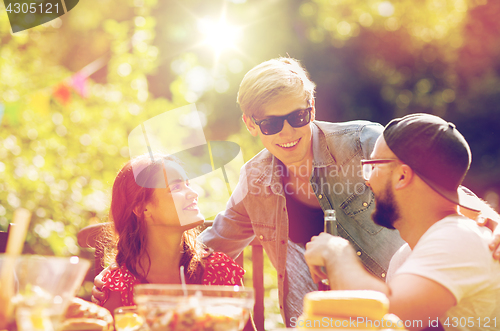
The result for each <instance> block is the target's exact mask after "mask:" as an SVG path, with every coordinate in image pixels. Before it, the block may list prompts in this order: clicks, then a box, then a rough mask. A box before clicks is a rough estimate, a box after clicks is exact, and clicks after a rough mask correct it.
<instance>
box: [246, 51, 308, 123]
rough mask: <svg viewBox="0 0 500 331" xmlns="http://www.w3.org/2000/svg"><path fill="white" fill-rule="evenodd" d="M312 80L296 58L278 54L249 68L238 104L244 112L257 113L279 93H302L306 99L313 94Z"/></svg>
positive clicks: (249, 114) (286, 95) (279, 94)
mask: <svg viewBox="0 0 500 331" xmlns="http://www.w3.org/2000/svg"><path fill="white" fill-rule="evenodd" d="M315 87H316V84H314V83H313V82H312V81H311V80H310V79H309V75H308V73H307V71H306V69H305V68H304V67H302V66H301V65H300V63H299V61H297V60H295V59H292V58H284V57H280V58H277V59H272V60H269V61H266V62H262V63H261V64H259V65H257V66H255V67H254V68H252V69H251V70H250V71H249V72H247V74H246V75H245V77H243V81H242V82H241V84H240V89H239V91H238V99H237V101H238V104H239V105H240V107H241V110H242V111H243V113H244V114H245V115H247V116H251V115H254V114H255V115H259V114H261V113H262V111H263V108H264V107H265V106H267V105H268V104H269V103H272V102H274V101H276V100H277V99H278V98H280V97H288V96H291V95H300V94H301V93H302V94H303V95H304V100H307V101H308V102H309V103H310V102H311V101H312V99H313V98H314V88H315Z"/></svg>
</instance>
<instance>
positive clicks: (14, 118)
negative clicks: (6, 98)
mask: <svg viewBox="0 0 500 331" xmlns="http://www.w3.org/2000/svg"><path fill="white" fill-rule="evenodd" d="M20 106H21V102H19V101H16V102H7V103H6V104H5V109H4V113H5V119H6V120H7V121H8V122H9V124H10V125H17V124H18V123H19V108H20Z"/></svg>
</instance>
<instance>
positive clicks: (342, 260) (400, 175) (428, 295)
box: [305, 114, 500, 330]
mask: <svg viewBox="0 0 500 331" xmlns="http://www.w3.org/2000/svg"><path fill="white" fill-rule="evenodd" d="M361 162H362V164H363V175H364V177H365V179H366V180H367V184H368V185H369V186H370V187H371V189H372V190H373V193H374V194H375V198H376V204H375V211H374V213H373V220H374V222H375V223H377V224H379V225H382V226H384V227H386V228H389V229H393V228H396V229H398V230H399V232H400V234H401V237H402V238H403V239H404V240H405V241H406V242H407V245H408V248H409V249H410V250H411V251H410V252H409V256H408V257H407V258H406V260H405V261H404V262H403V264H402V265H401V266H400V267H399V268H398V269H397V270H396V271H395V274H394V276H393V277H391V279H390V280H389V282H388V283H387V284H386V283H384V282H382V281H380V280H379V279H378V278H376V277H373V275H371V274H370V273H368V272H367V271H366V270H365V269H364V268H363V265H362V264H361V263H360V262H359V260H358V259H357V257H356V253H355V250H353V248H352V247H351V245H349V242H347V241H346V240H344V239H342V238H339V237H333V236H330V235H328V234H325V233H323V234H321V235H320V236H319V237H314V238H313V239H312V241H311V242H310V243H308V244H307V251H306V253H305V256H306V260H307V263H308V264H309V266H310V268H311V271H312V273H313V278H315V279H316V278H321V277H324V276H326V275H325V274H324V273H323V272H322V271H321V269H320V267H321V266H325V267H326V271H327V274H328V278H329V280H330V285H331V286H332V288H333V289H358V290H359V289H371V290H378V291H381V292H383V293H385V294H386V295H387V296H388V298H389V300H390V305H389V309H390V312H391V313H394V314H396V315H397V316H399V317H400V318H401V319H402V320H403V321H404V322H405V326H406V328H408V329H410V330H421V329H423V328H426V327H429V326H433V324H434V325H436V324H437V319H438V318H439V320H440V322H441V324H442V325H443V326H444V327H445V329H447V330H449V329H452V330H500V321H498V320H497V319H498V317H499V316H500V264H499V263H498V262H497V261H495V260H494V258H493V256H492V255H491V248H489V245H490V244H491V243H492V239H493V234H492V232H491V230H490V229H488V228H486V227H479V226H478V225H477V223H476V222H475V221H473V220H471V219H469V218H466V217H465V216H463V215H462V214H460V213H459V212H458V209H457V208H458V206H462V207H465V208H468V209H471V210H474V209H478V208H479V209H481V208H482V206H481V204H480V203H478V202H477V201H476V199H477V198H475V197H474V196H472V195H468V194H466V193H465V191H464V190H462V189H461V188H459V186H460V184H461V183H462V181H463V179H464V177H465V175H466V173H467V171H468V169H469V166H470V162H471V153H470V149H469V146H468V144H467V142H466V141H465V139H464V137H463V136H462V135H461V134H460V133H459V132H458V130H457V129H456V128H455V126H454V125H453V124H452V123H447V122H446V121H444V120H442V119H441V118H439V117H436V116H433V115H428V114H412V115H408V116H405V117H403V118H399V119H395V120H393V121H391V122H390V123H389V124H388V125H387V126H386V128H385V130H384V132H383V135H382V136H380V137H379V138H378V140H377V143H376V144H375V149H374V151H373V153H372V154H371V159H370V160H363V161H361ZM406 251H408V249H407V250H406ZM400 254H405V250H403V249H402V250H400V251H399V252H398V253H396V255H395V256H394V259H393V261H397V260H400V258H401V256H399V255H400ZM393 263H394V262H391V267H392V264H393ZM340 267H342V268H343V269H341V268H340ZM341 270H344V272H342V271H341Z"/></svg>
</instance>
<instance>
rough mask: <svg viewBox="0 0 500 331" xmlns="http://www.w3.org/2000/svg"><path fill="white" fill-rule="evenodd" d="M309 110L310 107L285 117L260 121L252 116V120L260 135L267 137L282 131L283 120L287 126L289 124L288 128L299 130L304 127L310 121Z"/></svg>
mask: <svg viewBox="0 0 500 331" xmlns="http://www.w3.org/2000/svg"><path fill="white" fill-rule="evenodd" d="M311 110H312V107H309V108H306V109H299V110H296V111H294V112H291V113H290V114H288V115H285V116H276V117H271V118H266V119H263V120H261V121H257V120H256V119H255V118H253V116H252V120H253V122H254V123H255V124H256V125H258V126H259V128H260V131H261V132H262V134H265V135H266V136H269V135H272V134H276V133H278V132H280V131H281V130H283V125H284V124H285V120H286V121H287V122H288V124H290V126H292V127H294V128H300V127H303V126H304V125H307V124H309V122H310V121H311Z"/></svg>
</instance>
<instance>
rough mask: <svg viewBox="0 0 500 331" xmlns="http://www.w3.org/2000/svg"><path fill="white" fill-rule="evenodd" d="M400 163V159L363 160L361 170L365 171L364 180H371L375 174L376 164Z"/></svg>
mask: <svg viewBox="0 0 500 331" xmlns="http://www.w3.org/2000/svg"><path fill="white" fill-rule="evenodd" d="M394 161H399V160H398V159H378V160H361V169H362V170H363V179H364V180H369V179H370V177H371V176H372V173H373V169H374V167H373V165H374V164H382V163H389V162H394Z"/></svg>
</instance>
